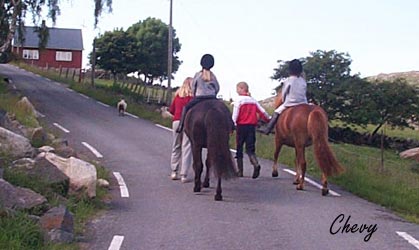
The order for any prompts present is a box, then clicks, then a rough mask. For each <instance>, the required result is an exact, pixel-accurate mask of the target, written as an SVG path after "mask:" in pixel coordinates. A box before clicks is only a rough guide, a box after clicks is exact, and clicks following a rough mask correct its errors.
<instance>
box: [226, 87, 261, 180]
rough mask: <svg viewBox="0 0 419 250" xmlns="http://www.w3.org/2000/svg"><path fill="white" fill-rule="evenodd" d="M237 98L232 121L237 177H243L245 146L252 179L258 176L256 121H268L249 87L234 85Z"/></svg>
mask: <svg viewBox="0 0 419 250" xmlns="http://www.w3.org/2000/svg"><path fill="white" fill-rule="evenodd" d="M236 90H237V94H239V96H238V97H237V99H236V100H235V101H234V106H233V114H232V119H233V122H234V125H235V126H236V161H237V167H238V169H239V172H238V176H239V177H243V146H244V145H245V144H246V154H247V155H248V156H249V160H250V163H251V164H252V165H253V175H252V178H253V179H256V178H258V177H259V174H260V168H261V167H260V165H259V162H258V159H257V157H256V146H255V145H256V125H257V123H258V119H263V120H264V121H266V122H267V121H269V115H268V113H267V112H266V111H265V109H264V108H263V107H262V106H261V105H260V104H259V103H258V102H257V101H256V99H254V98H253V97H251V96H250V93H249V85H248V84H247V83H246V82H239V83H237V85H236Z"/></svg>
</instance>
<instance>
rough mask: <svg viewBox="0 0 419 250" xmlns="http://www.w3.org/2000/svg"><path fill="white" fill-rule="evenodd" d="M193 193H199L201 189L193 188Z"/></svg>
mask: <svg viewBox="0 0 419 250" xmlns="http://www.w3.org/2000/svg"><path fill="white" fill-rule="evenodd" d="M193 191H194V193H199V192H201V188H200V187H194V188H193Z"/></svg>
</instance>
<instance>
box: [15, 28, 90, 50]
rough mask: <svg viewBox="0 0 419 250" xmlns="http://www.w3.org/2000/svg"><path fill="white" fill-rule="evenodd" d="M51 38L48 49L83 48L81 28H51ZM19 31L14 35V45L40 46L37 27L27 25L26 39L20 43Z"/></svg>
mask: <svg viewBox="0 0 419 250" xmlns="http://www.w3.org/2000/svg"><path fill="white" fill-rule="evenodd" d="M48 31H49V39H48V43H47V45H46V48H47V49H66V50H83V38H82V33H81V29H63V28H49V29H48ZM17 37H18V35H17V32H16V34H15V37H14V46H19V47H25V48H38V47H39V37H38V33H36V32H35V27H25V33H24V37H25V41H23V44H20V41H18V39H17Z"/></svg>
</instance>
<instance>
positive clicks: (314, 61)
mask: <svg viewBox="0 0 419 250" xmlns="http://www.w3.org/2000/svg"><path fill="white" fill-rule="evenodd" d="M300 60H301V61H302V63H303V67H304V78H305V79H306V81H307V98H308V99H309V101H310V102H314V103H316V104H318V105H320V106H322V107H323V108H324V109H325V110H326V112H327V113H328V115H329V117H330V118H332V119H333V118H339V116H340V115H341V114H340V109H341V107H342V105H343V101H344V100H343V98H342V97H341V95H340V94H341V93H340V88H339V85H340V84H341V83H343V82H346V81H347V80H348V79H351V78H352V76H351V75H350V72H351V70H350V65H351V62H352V60H351V59H350V56H349V54H345V53H338V52H336V51H335V50H331V51H322V50H317V51H315V52H311V53H310V56H308V57H306V58H301V59H300ZM278 63H279V66H278V68H276V69H274V75H273V76H272V77H271V78H272V79H276V80H280V81H281V80H282V79H284V78H286V77H288V70H287V69H288V64H287V62H286V61H282V60H279V61H278ZM355 77H356V76H355Z"/></svg>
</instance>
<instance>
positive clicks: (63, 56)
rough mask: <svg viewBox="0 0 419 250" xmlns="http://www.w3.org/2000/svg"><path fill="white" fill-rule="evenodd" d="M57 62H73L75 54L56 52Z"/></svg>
mask: <svg viewBox="0 0 419 250" xmlns="http://www.w3.org/2000/svg"><path fill="white" fill-rule="evenodd" d="M55 61H57V62H60V61H62V62H71V61H73V53H72V52H71V51H56V52H55Z"/></svg>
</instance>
